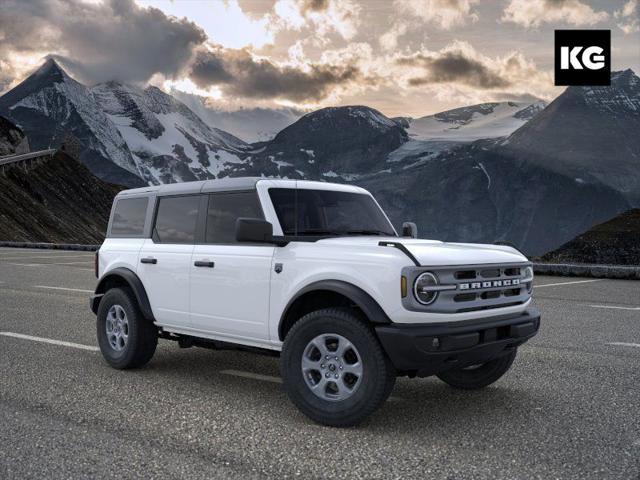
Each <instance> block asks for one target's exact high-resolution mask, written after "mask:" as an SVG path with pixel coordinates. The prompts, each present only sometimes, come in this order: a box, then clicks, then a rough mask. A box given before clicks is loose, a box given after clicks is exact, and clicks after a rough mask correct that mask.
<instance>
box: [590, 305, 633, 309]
mask: <svg viewBox="0 0 640 480" xmlns="http://www.w3.org/2000/svg"><path fill="white" fill-rule="evenodd" d="M589 307H591V308H609V309H611V310H640V307H618V306H616V305H589Z"/></svg>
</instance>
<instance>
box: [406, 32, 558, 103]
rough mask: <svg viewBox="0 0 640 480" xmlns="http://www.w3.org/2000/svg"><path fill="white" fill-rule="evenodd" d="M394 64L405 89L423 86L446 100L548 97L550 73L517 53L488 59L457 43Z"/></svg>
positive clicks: (465, 44) (409, 56)
mask: <svg viewBox="0 0 640 480" xmlns="http://www.w3.org/2000/svg"><path fill="white" fill-rule="evenodd" d="M395 63H396V66H397V67H396V68H397V69H398V70H399V75H400V79H401V81H402V82H403V83H404V84H406V85H407V86H408V87H413V88H420V89H424V88H425V87H426V88H428V89H429V91H432V92H434V93H436V94H437V95H440V96H446V97H449V98H453V97H455V96H458V97H461V98H470V97H474V98H478V99H480V98H481V99H483V100H484V101H486V100H487V99H490V98H495V97H496V96H497V95H499V96H501V97H504V96H506V95H507V94H509V93H510V94H512V95H513V96H514V97H517V96H521V95H533V96H536V97H541V98H548V97H549V94H550V89H549V87H550V85H552V80H551V75H550V73H549V72H542V71H540V70H538V69H537V67H536V65H535V63H533V62H532V61H530V60H527V59H526V58H525V57H524V56H523V55H522V54H521V53H519V52H512V53H510V54H508V55H506V56H504V57H493V58H492V57H487V56H485V55H482V54H480V53H479V52H477V51H476V50H475V49H474V48H473V47H472V46H471V45H470V44H469V43H466V42H461V41H454V42H453V43H452V44H450V45H448V46H446V47H444V48H443V49H441V50H438V51H430V50H426V49H423V50H422V51H420V52H415V53H413V54H410V55H397V56H396V57H395ZM483 92H484V93H483Z"/></svg>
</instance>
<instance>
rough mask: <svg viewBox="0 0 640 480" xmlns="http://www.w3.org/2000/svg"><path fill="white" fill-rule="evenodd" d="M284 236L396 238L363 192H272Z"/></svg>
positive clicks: (289, 190)
mask: <svg viewBox="0 0 640 480" xmlns="http://www.w3.org/2000/svg"><path fill="white" fill-rule="evenodd" d="M269 196H270V197H271V202H272V203H273V206H274V208H275V210H276V214H277V215H278V220H279V221H280V225H281V226H282V232H283V233H284V235H315V236H323V235H330V236H331V235H385V236H396V234H395V232H394V231H393V227H392V226H391V224H390V223H389V221H388V220H387V218H386V217H385V215H384V213H383V212H382V210H380V207H378V205H377V204H376V202H375V201H374V200H373V198H372V197H371V196H369V195H366V194H363V193H353V192H339V191H333V190H308V189H294V188H271V189H269Z"/></svg>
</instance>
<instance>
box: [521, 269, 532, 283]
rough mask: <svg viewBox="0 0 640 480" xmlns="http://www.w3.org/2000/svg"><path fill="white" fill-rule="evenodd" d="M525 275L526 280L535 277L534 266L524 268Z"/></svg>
mask: <svg viewBox="0 0 640 480" xmlns="http://www.w3.org/2000/svg"><path fill="white" fill-rule="evenodd" d="M523 276H524V279H525V280H530V279H533V268H531V267H527V268H525V269H524V272H523Z"/></svg>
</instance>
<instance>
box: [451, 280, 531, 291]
mask: <svg viewBox="0 0 640 480" xmlns="http://www.w3.org/2000/svg"><path fill="white" fill-rule="evenodd" d="M514 285H520V280H519V279H518V278H514V279H510V280H492V281H490V282H470V283H460V284H458V289H460V290H478V289H481V288H496V287H498V288H500V287H511V286H514Z"/></svg>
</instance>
